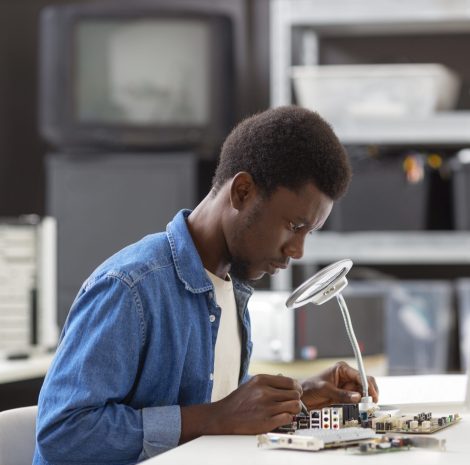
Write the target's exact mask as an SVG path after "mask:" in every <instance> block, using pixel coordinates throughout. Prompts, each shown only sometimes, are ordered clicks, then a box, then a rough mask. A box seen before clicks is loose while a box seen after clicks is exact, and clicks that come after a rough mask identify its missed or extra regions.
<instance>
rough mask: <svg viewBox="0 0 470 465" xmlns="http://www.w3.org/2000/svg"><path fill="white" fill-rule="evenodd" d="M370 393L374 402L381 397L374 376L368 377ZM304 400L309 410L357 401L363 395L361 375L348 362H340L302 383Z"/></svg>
mask: <svg viewBox="0 0 470 465" xmlns="http://www.w3.org/2000/svg"><path fill="white" fill-rule="evenodd" d="M367 381H368V388H369V395H370V396H371V397H372V400H373V401H374V402H377V401H378V399H379V388H378V387H377V383H376V382H375V379H374V378H373V377H372V376H368V377H367ZM302 389H303V397H302V400H303V401H304V403H305V404H306V405H307V408H308V409H309V410H312V409H318V408H322V407H325V406H327V405H330V404H348V403H356V402H359V401H360V400H361V397H362V383H361V376H360V374H359V372H358V371H357V370H355V369H354V368H352V367H351V366H349V365H348V364H347V363H346V362H338V363H336V364H335V365H333V366H332V367H331V368H328V369H327V370H325V371H324V372H323V373H320V374H319V375H317V376H312V377H311V378H308V379H307V380H305V381H304V382H303V383H302Z"/></svg>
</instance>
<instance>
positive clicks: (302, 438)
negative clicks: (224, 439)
mask: <svg viewBox="0 0 470 465" xmlns="http://www.w3.org/2000/svg"><path fill="white" fill-rule="evenodd" d="M375 436H376V433H375V432H374V431H373V430H372V429H370V428H360V427H356V428H345V429H339V430H332V429H305V430H298V431H296V432H295V433H294V434H285V433H267V434H259V435H258V436H257V439H258V447H270V448H287V449H300V450H310V451H317V450H321V449H325V448H335V447H345V446H351V445H353V444H357V443H359V442H360V441H362V440H364V439H370V438H374V437H375Z"/></svg>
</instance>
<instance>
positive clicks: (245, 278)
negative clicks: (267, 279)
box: [230, 266, 266, 284]
mask: <svg viewBox="0 0 470 465" xmlns="http://www.w3.org/2000/svg"><path fill="white" fill-rule="evenodd" d="M265 274H266V271H260V270H250V269H249V268H247V267H237V266H235V267H232V269H231V270H230V275H231V276H233V277H234V278H235V279H237V280H238V281H241V282H244V283H246V284H252V283H255V282H256V281H259V280H260V279H261V278H262V277H263V276H264V275H265Z"/></svg>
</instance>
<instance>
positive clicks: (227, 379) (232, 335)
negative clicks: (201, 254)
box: [206, 270, 242, 402]
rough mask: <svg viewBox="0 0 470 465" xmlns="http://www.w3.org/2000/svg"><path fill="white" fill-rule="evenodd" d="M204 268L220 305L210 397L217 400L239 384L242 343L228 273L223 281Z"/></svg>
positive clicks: (214, 400) (213, 400)
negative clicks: (226, 278)
mask: <svg viewBox="0 0 470 465" xmlns="http://www.w3.org/2000/svg"><path fill="white" fill-rule="evenodd" d="M206 272H207V275H208V276H209V278H210V279H211V281H212V283H213V284H214V291H215V299H216V302H217V305H218V306H219V307H220V308H221V312H220V322H219V331H218V333H217V340H216V341H215V357H214V381H213V382H214V385H213V388H212V396H211V401H212V402H216V401H217V400H220V399H223V398H224V397H226V396H228V395H229V394H230V393H231V392H232V391H234V390H235V389H236V388H237V387H238V378H239V376H240V360H241V351H242V343H241V332H240V325H239V322H238V314H237V306H236V304H235V294H234V293H233V284H232V280H231V279H230V276H228V280H227V281H226V280H224V279H222V278H219V277H218V276H216V275H215V274H212V273H211V272H210V271H208V270H206Z"/></svg>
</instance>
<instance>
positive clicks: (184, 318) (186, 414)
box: [34, 107, 378, 465]
mask: <svg viewBox="0 0 470 465" xmlns="http://www.w3.org/2000/svg"><path fill="white" fill-rule="evenodd" d="M349 179H350V168H349V164H348V161H347V155H346V153H345V151H344V149H343V147H342V145H341V144H340V143H339V141H338V139H337V138H336V136H335V135H334V133H333V131H332V130H331V128H330V127H329V126H328V124H326V123H325V121H323V120H322V119H321V118H320V117H319V116H318V115H317V114H316V113H312V112H310V111H308V110H304V109H301V108H297V107H281V108H277V109H271V110H268V111H266V112H263V113H260V114H258V115H255V116H253V117H251V118H248V119H247V120H245V121H243V122H242V123H241V124H240V125H239V126H238V127H236V128H235V129H234V130H233V131H232V133H231V134H230V135H229V136H228V138H227V139H226V141H225V143H224V145H223V148H222V151H221V157H220V161H219V165H218V168H217V171H216V174H215V177H214V180H213V187H212V189H211V191H210V192H209V194H208V195H207V197H206V198H205V199H204V200H203V201H202V202H201V203H200V204H199V205H198V206H197V207H196V208H195V210H194V211H192V212H190V211H181V212H179V213H178V214H177V215H176V216H175V218H174V219H173V221H172V222H170V223H169V225H168V226H167V230H166V233H159V234H153V235H150V236H147V237H145V238H144V239H142V240H141V241H139V242H137V243H135V244H132V245H130V246H129V247H126V248H125V249H123V250H121V251H120V252H118V253H117V254H115V255H114V256H112V257H111V258H109V259H108V260H107V261H106V262H105V263H103V264H102V265H101V266H100V267H98V269H97V270H95V271H94V273H93V274H92V275H91V276H90V277H89V278H88V280H87V281H86V282H85V283H84V284H83V286H82V288H81V289H80V291H79V293H78V295H77V297H76V299H75V301H74V303H73V305H72V308H71V310H70V314H69V316H68V319H67V322H66V324H65V326H64V330H63V333H62V336H61V340H60V344H59V347H58V350H57V354H56V357H55V359H54V361H53V363H52V366H51V368H50V370H49V372H48V375H47V377H46V380H45V382H44V386H43V389H42V391H41V395H40V399H39V415H38V426H37V444H38V445H37V449H36V454H35V459H34V464H36V465H39V464H42V465H44V464H49V465H52V464H63V463H74V464H88V465H90V464H101V463H112V464H131V463H136V462H137V461H140V460H143V459H145V458H147V457H149V456H152V455H155V454H158V453H160V452H162V451H165V450H167V449H169V448H172V447H174V446H176V445H178V444H179V443H183V442H185V441H188V440H190V439H193V438H195V437H198V436H200V435H203V434H256V433H262V432H267V431H270V430H272V429H274V428H276V427H278V426H281V425H284V424H286V423H289V422H290V421H291V418H292V415H295V414H297V413H298V412H299V411H300V399H302V400H303V401H304V402H305V404H306V405H307V406H308V407H309V408H317V407H320V406H324V405H328V404H330V403H333V402H357V401H359V399H360V394H359V393H360V392H361V391H362V387H361V385H360V376H359V373H358V372H357V371H356V370H354V369H353V368H351V367H349V366H348V365H347V364H345V363H342V362H340V363H338V364H337V365H335V366H334V367H332V368H331V369H329V370H327V371H325V372H323V373H321V374H319V375H317V376H314V377H312V378H309V379H307V380H306V381H304V382H303V383H302V384H299V383H298V382H297V381H295V380H293V379H290V378H288V377H284V376H272V375H258V376H254V377H249V376H248V374H247V370H248V363H249V357H250V353H251V341H250V325H249V315H248V312H247V308H246V306H247V302H248V299H249V297H250V295H251V292H252V289H251V288H250V287H249V286H248V285H247V283H249V282H250V281H254V280H257V279H259V278H261V277H262V276H263V275H264V274H266V273H269V274H274V273H275V272H276V271H277V270H278V269H279V268H285V267H287V266H288V264H289V261H290V259H291V258H292V259H296V258H300V257H301V256H302V253H303V245H304V240H305V236H306V234H308V233H309V232H310V231H313V230H316V229H319V228H321V226H322V225H323V223H324V222H325V220H326V219H327V217H328V215H329V213H330V211H331V208H332V206H333V202H334V200H336V199H337V198H338V197H340V196H341V195H342V194H343V193H344V191H345V190H346V188H347V185H348V182H349ZM369 392H370V394H371V395H372V397H373V398H374V400H375V401H376V400H377V395H378V393H377V387H376V385H375V381H374V380H373V378H370V379H369Z"/></svg>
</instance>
